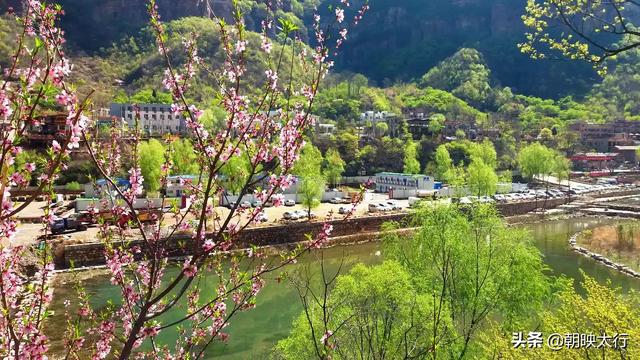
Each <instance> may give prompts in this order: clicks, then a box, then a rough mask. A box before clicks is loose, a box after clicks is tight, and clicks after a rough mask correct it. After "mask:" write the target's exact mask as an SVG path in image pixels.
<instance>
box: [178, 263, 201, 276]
mask: <svg viewBox="0 0 640 360" xmlns="http://www.w3.org/2000/svg"><path fill="white" fill-rule="evenodd" d="M182 271H184V274H185V275H186V276H187V277H190V278H191V277H194V276H196V273H197V272H198V267H197V266H195V265H193V264H191V260H186V261H185V262H184V265H183V266H182Z"/></svg>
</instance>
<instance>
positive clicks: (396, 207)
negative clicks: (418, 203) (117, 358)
mask: <svg viewBox="0 0 640 360" xmlns="http://www.w3.org/2000/svg"><path fill="white" fill-rule="evenodd" d="M384 205H385V206H386V207H388V208H391V210H402V206H400V205H399V204H397V203H395V202H393V201H387V203H386V204H384Z"/></svg>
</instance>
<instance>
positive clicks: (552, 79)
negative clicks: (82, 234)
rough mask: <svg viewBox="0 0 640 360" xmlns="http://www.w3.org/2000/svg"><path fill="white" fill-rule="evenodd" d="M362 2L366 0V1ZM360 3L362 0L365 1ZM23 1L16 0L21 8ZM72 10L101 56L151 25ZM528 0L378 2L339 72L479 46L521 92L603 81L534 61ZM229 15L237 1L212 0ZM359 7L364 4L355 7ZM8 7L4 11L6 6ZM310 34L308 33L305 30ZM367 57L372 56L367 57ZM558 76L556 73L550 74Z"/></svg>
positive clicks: (189, 1)
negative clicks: (526, 43) (524, 46)
mask: <svg viewBox="0 0 640 360" xmlns="http://www.w3.org/2000/svg"><path fill="white" fill-rule="evenodd" d="M360 1H361V0H360ZM360 1H356V2H360ZM19 2H20V1H19V0H9V5H13V6H17V4H18V3H19ZM59 2H60V3H61V4H62V5H63V6H64V8H65V10H66V15H65V17H64V19H63V24H62V25H63V27H64V28H65V29H66V31H67V34H68V38H69V42H70V44H71V46H72V48H74V49H75V50H76V52H78V53H81V54H89V55H93V54H96V53H99V51H100V49H101V48H103V49H104V48H108V47H110V46H111V45H112V44H113V43H118V42H119V41H120V40H121V39H122V38H126V37H129V36H135V35H137V34H138V33H139V31H140V29H141V28H143V27H144V26H145V25H146V22H147V20H148V19H147V15H146V11H145V0H127V1H124V0H59ZM317 3H320V5H319V9H320V10H321V11H323V12H324V13H325V14H326V15H327V16H325V18H331V15H330V12H329V11H328V10H327V9H326V6H323V5H326V4H328V3H330V2H329V0H285V1H282V10H280V11H279V12H278V16H286V17H288V18H290V19H292V20H293V21H295V22H297V23H298V24H300V25H301V26H302V27H301V29H302V31H303V32H305V31H306V30H305V27H304V26H303V24H305V23H307V24H308V23H309V21H310V14H311V12H312V9H313V7H314V6H315V5H316V4H317ZM525 3H526V0H429V1H424V0H371V1H370V4H371V10H370V12H369V13H368V14H367V16H366V17H365V19H364V21H363V22H362V23H361V24H360V25H359V26H358V27H356V28H355V29H354V30H353V31H352V32H351V33H350V36H349V37H350V39H349V42H348V44H347V46H345V47H344V48H343V51H342V53H341V57H340V59H339V61H338V62H337V69H338V70H342V71H349V72H355V73H362V74H364V75H366V76H367V77H368V78H370V79H371V80H372V81H373V82H375V83H377V84H378V85H380V86H389V85H391V84H393V83H396V82H398V81H409V80H413V79H417V78H419V77H420V76H422V75H423V74H424V73H425V72H426V71H427V70H429V69H430V68H432V67H433V66H435V65H436V64H437V63H439V62H440V61H442V60H443V59H445V58H447V57H449V56H451V55H453V54H454V53H456V51H458V50H459V49H460V48H464V47H468V48H475V49H477V50H478V51H480V52H481V53H482V54H483V56H484V59H485V61H486V63H487V65H488V66H489V68H491V69H492V70H493V77H494V81H495V82H496V83H498V84H500V85H502V86H509V87H511V88H512V89H513V90H514V91H515V92H518V93H523V94H528V95H535V96H541V97H552V98H559V97H562V96H566V95H574V96H582V95H584V94H585V93H586V92H587V91H588V90H589V89H590V88H591V86H592V85H593V84H594V83H595V82H596V81H599V79H598V78H597V76H596V75H595V74H594V72H593V71H592V70H591V68H590V67H589V66H588V65H586V64H582V63H578V62H570V61H567V60H548V61H534V60H531V59H529V58H528V57H527V56H525V55H522V54H521V53H520V52H519V50H518V49H517V47H516V44H517V43H518V42H521V41H522V40H523V36H524V31H525V29H524V27H523V25H522V23H521V20H520V15H521V14H522V13H523V9H524V4H525ZM202 4H203V2H202V1H197V0H184V1H172V0H158V6H159V8H160V12H161V14H162V17H163V19H164V20H166V21H169V20H172V19H178V18H182V17H185V16H200V15H203V14H204V13H205V12H206V10H205V8H204V6H203V5H202ZM211 4H213V6H214V10H215V11H216V14H218V15H219V16H222V17H228V14H229V9H230V7H231V0H215V1H211ZM239 4H240V6H241V7H242V9H243V10H244V12H245V14H246V23H247V27H248V28H249V29H253V30H255V29H256V24H259V21H260V20H261V19H262V17H263V14H264V4H260V3H259V2H258V1H254V0H241V1H239ZM355 5H357V4H355ZM2 10H3V9H2V5H0V11H2ZM304 35H306V34H304ZM363 59H366V60H367V61H363ZM550 73H553V74H554V76H548V74H550Z"/></svg>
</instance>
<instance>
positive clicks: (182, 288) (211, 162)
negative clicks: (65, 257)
mask: <svg viewBox="0 0 640 360" xmlns="http://www.w3.org/2000/svg"><path fill="white" fill-rule="evenodd" d="M268 5H269V8H270V9H272V6H271V3H270V2H268ZM367 9H368V5H366V3H365V5H363V6H362V7H360V8H357V9H354V8H352V7H351V6H350V4H349V2H348V1H347V0H341V1H340V3H339V4H337V5H336V7H335V8H334V9H333V10H332V11H335V18H333V19H331V21H327V22H323V23H322V24H321V21H320V16H319V15H316V16H315V17H314V30H315V44H314V46H313V47H311V48H310V47H308V46H307V45H305V44H303V43H302V42H301V41H300V38H299V37H298V34H297V28H296V26H295V25H293V24H292V23H291V22H289V21H287V20H282V19H276V18H275V17H274V16H273V15H270V16H268V17H267V19H265V20H264V21H263V22H262V34H261V36H260V39H259V47H260V49H261V50H260V51H263V52H264V53H265V54H267V55H268V58H269V64H268V69H267V70H266V71H265V73H264V75H265V77H264V81H263V83H262V84H251V83H248V82H247V81H246V80H245V76H246V71H247V66H248V62H249V61H250V57H249V56H248V53H249V51H250V48H251V45H254V44H252V41H254V40H255V38H254V37H252V36H250V34H249V33H248V32H247V31H246V30H245V25H244V21H243V14H242V13H241V11H240V10H239V9H236V11H234V13H233V17H234V18H233V24H228V23H227V22H225V21H224V20H222V19H220V18H217V17H216V16H215V14H212V20H213V21H214V22H215V23H216V24H217V25H218V28H219V33H220V39H219V40H220V42H221V48H222V49H223V51H224V63H223V64H221V66H219V67H216V66H214V65H212V64H207V63H205V62H204V61H203V60H202V59H201V57H200V56H199V54H198V36H197V34H191V36H189V37H188V38H187V39H184V42H183V44H182V47H181V48H176V47H175V46H174V44H170V43H168V41H167V39H168V37H167V34H166V33H165V27H164V25H163V23H162V22H161V21H160V17H159V15H158V9H157V6H156V4H155V1H153V0H151V1H150V2H149V5H148V11H149V15H150V18H151V26H152V28H153V30H154V33H155V36H156V43H157V46H158V51H159V53H160V55H161V56H162V57H163V58H164V60H165V61H166V65H167V67H166V71H165V74H164V75H165V76H164V81H163V84H164V86H165V87H166V89H167V90H169V91H170V92H171V94H172V97H173V105H172V111H173V113H174V114H176V115H177V114H182V115H183V116H184V117H185V118H186V126H187V128H188V130H189V134H190V137H191V138H192V142H193V148H194V152H195V155H196V158H195V159H196V161H197V163H198V165H199V166H198V169H199V175H198V177H197V179H195V180H193V179H183V180H182V181H181V184H180V185H181V186H183V187H184V188H185V189H186V190H185V194H186V196H187V198H188V200H189V201H188V206H187V207H186V208H185V209H182V210H181V209H179V207H178V206H176V205H175V200H172V199H169V198H167V197H166V196H163V197H162V198H161V203H162V204H161V209H162V211H160V212H158V211H156V212H153V213H152V215H151V216H150V220H151V222H148V221H144V220H145V218H143V216H146V217H147V218H146V219H147V220H148V219H149V212H148V210H150V209H149V208H147V209H139V207H140V206H138V205H137V204H139V203H140V197H141V196H142V194H143V186H144V184H145V182H144V178H143V176H142V174H141V168H140V164H139V155H140V151H139V150H140V149H139V146H138V145H139V142H140V139H141V132H140V130H139V128H138V126H136V128H135V129H134V130H133V132H131V133H123V132H122V131H120V130H119V129H118V128H117V126H114V127H113V128H112V129H111V131H108V132H106V134H105V133H104V132H103V133H102V134H97V133H96V135H94V134H93V132H90V131H85V130H86V126H87V119H86V118H85V117H84V116H83V115H82V111H83V110H84V109H85V108H86V107H87V101H86V100H84V101H79V100H78V98H77V95H76V94H75V92H74V91H73V88H71V87H70V86H67V85H66V82H65V80H66V77H67V76H68V75H69V72H70V70H71V65H70V63H69V61H68V60H67V59H66V58H65V57H64V52H63V50H62V46H63V43H64V39H63V32H62V31H61V30H60V29H59V28H57V27H56V20H57V17H58V16H59V15H60V14H61V11H62V10H61V9H60V8H59V7H56V6H51V5H43V4H41V3H40V2H39V1H35V0H30V1H28V2H27V3H26V6H25V9H24V16H23V17H22V20H21V23H22V25H23V29H24V31H23V32H22V33H21V34H20V35H19V36H18V42H17V50H16V56H15V57H14V64H13V66H12V67H11V68H9V69H5V72H4V79H3V81H2V88H1V90H0V119H2V120H3V128H2V135H1V136H2V141H3V148H2V160H3V161H2V173H1V174H2V177H1V178H0V180H1V184H0V186H1V187H2V194H3V195H2V210H1V213H0V219H1V220H2V223H1V224H0V240H2V242H3V245H2V252H1V253H0V257H1V258H0V266H1V270H2V273H1V277H0V292H1V295H0V296H1V298H0V310H2V311H0V331H1V332H2V334H1V336H0V357H2V358H10V359H18V358H20V359H22V358H36V359H37V358H44V357H45V354H46V353H47V350H48V339H47V337H46V336H45V335H44V334H43V331H42V324H43V321H44V320H45V319H46V318H47V317H49V316H51V315H50V314H49V313H48V312H47V311H46V307H47V304H48V303H49V301H50V300H51V292H50V291H49V288H48V287H47V284H48V280H49V278H50V277H51V271H52V269H53V267H52V265H51V262H50V258H51V256H50V255H49V253H50V246H49V244H47V243H46V241H45V244H44V246H43V250H42V251H40V252H39V253H38V255H39V257H40V259H41V260H40V264H39V265H40V266H39V270H38V271H37V272H35V274H32V275H31V276H28V277H27V275H28V274H26V273H25V271H23V269H21V268H19V266H18V264H19V261H18V259H19V258H20V257H21V256H22V254H23V253H24V251H26V249H25V248H22V247H19V246H14V245H12V244H11V243H10V240H11V238H12V236H13V235H14V234H15V232H16V226H17V224H16V223H15V221H13V220H12V216H14V215H15V214H17V213H18V212H19V211H20V210H22V209H24V208H25V207H26V206H27V205H26V204H28V203H29V201H31V200H32V199H30V200H29V201H27V202H26V203H23V204H22V205H20V206H16V207H14V206H13V205H12V203H11V200H10V196H11V193H10V191H11V190H12V189H14V188H19V187H21V186H25V185H26V180H25V177H26V176H27V173H29V172H30V171H32V170H33V167H34V166H35V165H33V164H27V165H25V168H24V169H16V171H14V172H12V173H9V168H10V166H11V163H12V162H13V159H14V158H15V156H16V155H17V154H18V153H19V152H20V147H19V143H20V139H21V135H22V134H23V133H24V132H25V131H26V129H28V127H29V126H30V125H33V124H34V123H35V121H36V120H35V119H36V118H37V115H38V114H39V112H40V111H44V110H45V109H47V103H46V102H47V100H50V99H51V98H55V100H56V101H57V103H58V104H59V105H60V106H63V107H64V108H65V109H66V112H67V114H68V120H67V130H66V132H65V134H64V140H63V141H62V142H59V141H54V142H53V143H52V145H51V147H50V149H49V151H48V160H47V163H46V165H44V167H45V168H44V169H43V171H42V173H43V175H42V176H41V177H40V179H39V180H38V189H39V190H40V191H39V192H45V193H46V192H47V191H49V192H50V189H51V186H52V184H53V181H54V179H55V176H56V173H57V172H58V171H59V170H60V168H62V167H63V166H64V163H65V161H66V160H67V159H68V157H69V153H70V150H71V149H74V148H77V147H78V146H79V143H80V142H81V140H82V141H83V142H84V143H86V146H87V150H88V152H89V154H90V156H91V158H92V159H93V161H94V162H95V164H96V166H97V167H98V169H99V171H100V173H101V174H102V176H103V177H104V179H105V180H106V182H107V183H108V184H109V185H110V189H111V191H109V192H108V194H107V196H110V197H111V198H108V199H104V201H101V203H100V204H99V205H98V206H96V209H94V210H95V211H103V212H108V213H109V214H110V216H109V218H110V219H111V220H110V221H105V222H103V223H101V224H100V228H99V238H100V240H101V241H102V242H103V244H104V246H105V254H104V255H105V261H106V263H107V265H108V269H109V271H110V274H111V283H112V284H113V285H114V286H116V287H117V288H119V290H120V293H121V299H117V300H116V301H114V302H113V303H112V304H110V305H109V306H107V307H106V308H105V309H100V310H98V309H94V308H92V306H91V305H90V298H89V297H88V295H87V293H86V292H85V291H84V290H83V289H82V286H80V284H78V286H77V289H78V294H79V300H78V302H77V304H75V305H76V306H75V307H72V306H69V307H68V308H67V311H66V313H65V316H66V322H67V324H68V329H67V331H66V334H65V342H64V343H65V351H66V356H65V357H66V358H75V359H80V358H89V357H91V358H92V359H103V358H106V357H107V356H109V357H117V358H119V359H128V358H130V357H132V356H134V354H135V356H136V357H139V358H169V357H171V358H177V359H186V358H189V359H192V358H201V357H202V356H203V354H204V352H205V351H206V349H207V348H208V347H209V346H210V345H211V344H212V343H215V342H216V341H224V340H225V339H226V338H227V336H228V335H227V334H226V333H225V332H224V329H225V327H226V326H227V325H228V324H229V321H230V320H231V318H232V317H233V316H234V315H235V314H237V313H238V312H240V311H244V310H248V309H251V308H252V307H253V306H254V304H255V297H256V295H257V294H258V292H259V291H260V290H261V288H262V287H263V286H264V283H265V280H264V276H265V275H266V274H268V273H270V272H273V271H277V270H278V269H280V268H282V267H283V266H285V265H287V264H290V263H293V262H295V261H296V258H297V257H298V256H299V254H301V253H302V252H303V251H305V250H307V249H310V248H317V247H321V246H322V245H323V244H324V243H325V242H326V240H327V238H328V236H329V234H330V232H331V230H332V227H331V225H329V224H328V223H325V224H324V225H323V227H322V230H321V231H320V232H319V233H318V234H315V235H314V236H312V237H311V238H310V240H309V241H308V242H306V243H305V244H301V245H299V246H298V247H297V249H296V250H294V251H292V252H287V253H283V254H281V257H280V258H279V259H278V260H274V259H273V258H267V257H265V255H264V254H263V253H262V252H261V251H260V249H257V248H252V249H251V250H246V251H241V250H238V247H239V246H240V245H241V244H238V239H239V234H240V233H241V232H242V230H244V229H245V228H246V227H247V226H249V225H250V224H251V223H253V222H256V221H257V219H256V217H257V216H258V214H259V213H260V212H261V211H262V208H261V207H260V206H259V207H257V208H255V209H244V208H242V207H241V206H239V205H240V201H241V199H242V196H244V195H248V194H253V195H254V196H256V197H257V198H258V199H259V200H261V201H262V203H263V204H264V203H267V202H272V203H273V204H274V206H280V205H281V204H282V202H283V201H282V200H283V198H282V195H280V192H281V191H282V190H283V189H286V188H287V187H289V186H290V185H291V184H292V181H293V177H292V176H291V175H290V172H291V169H292V168H293V166H294V164H295V163H296V161H297V160H298V157H299V156H298V155H299V152H300V149H301V148H302V147H303V146H304V141H303V139H302V134H303V133H304V132H305V131H306V130H307V129H309V128H310V125H312V118H311V117H310V116H309V113H310V109H311V107H312V105H313V100H314V97H315V95H316V92H317V90H318V87H319V85H320V82H321V80H322V78H323V77H324V75H325V74H326V73H327V71H328V70H329V69H330V68H331V66H332V61H331V57H332V56H334V54H335V52H336V51H337V50H338V49H339V48H340V47H341V45H342V44H343V42H344V41H345V40H346V38H347V33H348V31H347V27H348V25H347V22H346V20H345V16H347V14H352V15H349V16H352V24H353V25H355V24H357V23H358V22H359V21H360V20H361V19H362V16H363V15H364V13H365V12H366V10H367ZM273 13H274V11H272V10H271V11H270V14H273ZM272 39H277V40H272ZM178 55H179V56H178ZM178 58H179V59H180V60H177V59H178ZM196 78H199V79H207V80H209V81H211V82H212V83H214V84H215V85H216V87H217V89H218V96H217V97H218V99H219V101H220V104H221V106H222V107H223V108H224V110H225V112H226V119H225V121H224V124H223V126H221V127H220V128H214V129H208V128H205V126H204V125H203V124H202V123H201V122H200V120H199V119H200V117H201V115H202V111H201V110H200V109H198V108H197V107H196V106H195V105H194V104H192V103H190V102H189V100H188V94H189V91H190V90H191V88H192V86H193V82H194V79H196ZM256 88H258V89H259V91H256ZM139 119H140V115H139V112H137V115H136V123H137V122H138V121H139ZM114 125H115V124H114ZM171 152H172V147H170V146H169V147H167V148H166V153H165V156H164V161H163V162H162V164H161V165H160V172H161V175H160V184H161V187H166V186H167V184H168V175H169V174H170V173H171V169H172V166H173V164H172V160H171V159H172V158H173V157H172V153H171ZM234 158H242V159H243V161H245V162H246V163H247V164H248V176H246V177H243V180H242V181H243V183H242V184H241V186H239V187H238V188H239V189H240V191H239V195H240V198H239V199H238V201H237V202H236V203H234V204H232V206H231V210H230V211H224V212H223V211H221V210H220V209H219V208H218V207H217V206H216V205H217V201H218V199H219V197H220V195H222V194H223V193H224V191H225V189H224V188H223V186H222V184H223V183H222V179H221V177H220V176H219V174H224V173H225V167H226V166H228V164H229V163H233V161H231V160H232V159H234ZM127 164H128V165H127ZM122 172H125V173H127V174H128V178H129V182H130V186H128V187H122V186H119V184H118V181H117V180H116V177H117V176H118V175H119V174H121V173H122ZM34 197H35V195H34ZM143 202H144V201H143ZM150 206H151V205H150V204H149V205H148V206H147V207H150ZM46 215H47V216H46V217H45V219H44V221H43V226H44V227H45V235H46V226H47V222H48V221H51V220H52V218H53V217H52V216H51V215H50V214H48V213H47V214H46ZM177 234H182V235H186V236H187V237H188V239H189V240H188V241H185V242H180V243H179V244H178V245H175V242H172V241H170V239H172V238H173V237H174V236H175V235H177ZM45 237H46V236H45ZM133 239H139V241H135V242H133V241H132V240H133ZM171 244H174V245H171ZM176 254H186V257H184V259H183V260H181V261H180V262H179V265H178V266H175V265H172V264H170V263H169V262H168V260H167V257H169V256H172V255H176ZM205 273H207V274H208V278H207V279H208V280H207V281H209V282H211V281H214V286H213V290H211V289H209V290H206V288H204V287H203V283H204V274H205ZM212 279H215V280H212ZM66 303H67V304H69V305H71V304H70V301H67V302H66ZM76 307H77V310H75V308H76ZM169 311H173V314H172V316H171V317H169V316H167V314H168V312H169ZM176 312H177V313H178V314H179V315H178V316H177V317H176V316H175V313H176ZM50 321H57V322H60V321H64V318H60V316H57V317H54V318H52V319H50ZM165 329H178V336H177V338H176V339H175V343H172V344H167V343H161V342H160V340H159V339H158V335H159V334H160V333H161V332H163V331H164V330H165Z"/></svg>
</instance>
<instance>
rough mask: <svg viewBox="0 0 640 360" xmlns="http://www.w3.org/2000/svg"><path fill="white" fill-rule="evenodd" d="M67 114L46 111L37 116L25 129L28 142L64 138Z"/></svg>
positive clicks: (43, 141) (44, 141)
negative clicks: (46, 112)
mask: <svg viewBox="0 0 640 360" xmlns="http://www.w3.org/2000/svg"><path fill="white" fill-rule="evenodd" d="M67 127H68V126H67V114H66V113H63V112H54V113H48V114H44V115H41V116H38V117H37V118H36V119H35V121H34V122H32V123H30V124H29V125H28V127H27V129H26V137H25V138H26V140H27V141H28V142H29V143H32V144H33V143H36V144H37V143H48V142H50V141H52V140H61V139H63V138H64V135H65V132H66V130H67Z"/></svg>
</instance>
